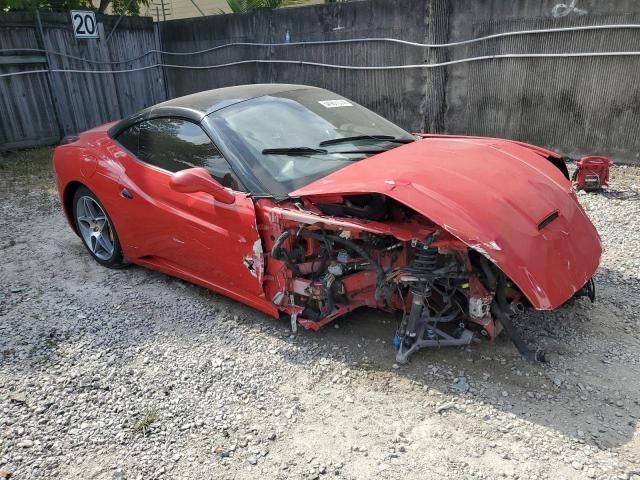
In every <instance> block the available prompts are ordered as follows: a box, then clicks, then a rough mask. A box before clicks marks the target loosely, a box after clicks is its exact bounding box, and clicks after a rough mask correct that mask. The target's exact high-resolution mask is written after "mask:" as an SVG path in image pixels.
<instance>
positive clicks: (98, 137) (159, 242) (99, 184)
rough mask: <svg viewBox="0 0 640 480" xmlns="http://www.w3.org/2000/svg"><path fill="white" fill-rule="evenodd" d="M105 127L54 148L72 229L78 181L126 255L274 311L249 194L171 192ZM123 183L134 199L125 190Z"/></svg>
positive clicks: (163, 177)
mask: <svg viewBox="0 0 640 480" xmlns="http://www.w3.org/2000/svg"><path fill="white" fill-rule="evenodd" d="M110 126H111V124H107V125H103V126H101V127H97V128H95V129H92V130H89V131H87V132H85V133H83V134H82V135H81V136H80V139H79V140H78V141H77V142H75V143H73V144H71V145H64V146H62V147H58V148H57V149H56V151H55V154H54V171H55V177H56V182H57V185H58V190H59V193H60V196H61V200H62V202H63V204H66V205H67V208H65V214H66V215H67V220H68V221H69V224H70V225H71V226H72V227H73V228H74V230H75V225H74V223H73V221H72V219H71V217H70V208H69V206H68V205H69V204H68V202H69V198H68V194H66V192H67V191H68V189H69V187H70V186H72V185H74V184H77V183H80V184H83V185H86V186H88V187H89V189H90V190H91V191H93V192H94V193H95V194H96V195H97V196H98V198H100V200H101V202H102V203H103V205H104V206H105V208H106V209H107V212H109V216H110V217H111V221H112V222H113V224H114V227H115V229H116V232H118V236H119V240H120V244H121V247H122V250H123V252H124V255H125V257H126V258H127V260H129V261H130V262H132V263H135V264H138V265H141V266H145V267H149V268H151V269H154V270H159V271H161V272H163V273H167V274H169V275H173V276H176V277H178V278H182V279H184V280H187V281H189V282H192V283H195V284H197V285H200V286H202V287H205V288H208V289H211V290H214V291H216V292H219V293H221V294H224V295H227V296H229V297H231V298H233V299H235V300H238V301H241V302H243V303H246V304H248V305H250V306H252V307H254V308H256V309H258V310H261V311H263V312H265V313H267V314H269V315H272V316H275V317H277V316H278V313H277V310H276V308H275V307H274V306H273V305H272V304H271V303H270V302H268V301H267V300H266V299H265V294H264V290H263V288H262V283H263V275H264V255H263V254H262V242H261V239H260V235H259V234H258V226H257V224H256V213H255V208H254V203H253V201H252V200H251V198H250V196H249V195H248V194H246V193H241V192H234V195H235V202H234V203H233V204H232V205H226V204H223V203H221V202H218V201H216V200H214V199H213V198H212V197H211V196H210V195H208V194H205V193H187V194H185V193H179V192H176V191H174V190H172V189H171V188H169V179H170V178H171V174H170V173H168V172H166V171H164V170H161V169H158V168H154V167H152V166H149V165H146V164H144V163H142V162H140V161H138V160H137V159H136V158H135V157H133V156H132V155H131V154H130V153H128V152H127V151H126V150H124V149H123V148H122V147H121V146H120V145H119V144H118V143H117V142H114V141H113V140H112V139H111V138H109V136H108V135H107V130H108V129H109V127H110ZM88 159H89V160H88ZM88 164H89V165H91V167H90V168H87V165H88ZM124 189H127V190H128V192H129V193H130V194H131V196H132V197H133V199H134V200H135V201H131V200H129V199H127V198H125V197H124V196H123V195H122V191H123V190H124Z"/></svg>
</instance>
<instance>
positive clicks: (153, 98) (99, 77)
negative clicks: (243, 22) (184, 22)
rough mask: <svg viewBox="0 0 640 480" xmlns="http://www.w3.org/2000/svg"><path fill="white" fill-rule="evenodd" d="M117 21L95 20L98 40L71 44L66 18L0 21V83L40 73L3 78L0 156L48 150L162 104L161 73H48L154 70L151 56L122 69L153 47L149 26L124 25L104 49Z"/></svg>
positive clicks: (29, 16)
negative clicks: (1, 153) (41, 148)
mask: <svg viewBox="0 0 640 480" xmlns="http://www.w3.org/2000/svg"><path fill="white" fill-rule="evenodd" d="M38 17H39V18H38ZM117 19H118V17H113V16H107V15H98V33H99V38H97V39H76V38H75V36H74V33H73V30H72V26H71V19H70V16H69V15H68V14H67V13H40V14H39V15H38V14H37V13H28V12H19V13H5V14H1V15H0V49H3V50H5V52H4V53H2V54H0V75H2V74H5V73H13V72H25V71H28V70H44V71H45V72H42V73H34V74H25V75H17V76H11V77H0V150H13V149H19V148H26V147H34V146H39V145H47V144H53V143H56V142H57V141H58V140H59V139H60V138H61V137H63V136H65V135H69V134H74V133H77V132H80V131H83V130H87V129H89V128H92V127H94V126H96V125H99V124H102V123H106V122H109V121H112V120H117V119H119V118H122V117H124V116H126V115H129V114H131V113H133V112H135V111H137V110H140V109H141V108H144V107H147V106H149V105H153V104H155V103H158V102H160V101H162V100H164V99H165V97H166V95H165V86H164V81H163V76H162V72H161V71H160V69H159V68H151V69H147V70H140V71H135V72H128V73H60V72H50V71H51V70H54V71H55V70H58V69H65V70H74V69H75V70H100V71H109V70H118V69H128V68H137V67H140V66H143V65H145V64H153V63H157V62H158V60H159V57H158V55H157V54H153V53H152V54H150V55H147V56H145V57H143V58H141V59H140V60H138V61H136V62H129V63H119V62H121V61H122V60H127V59H130V58H133V57H136V56H139V55H143V54H144V53H145V52H147V51H149V50H153V49H156V48H157V47H158V45H157V35H156V33H155V30H154V24H153V22H152V20H151V19H150V18H138V17H127V18H123V19H122V21H121V22H120V24H119V25H118V28H117V29H116V30H115V31H114V33H113V35H112V36H111V38H110V39H109V41H108V42H107V36H108V35H109V33H110V32H111V30H112V29H113V27H114V26H115V25H116V22H117ZM7 49H21V50H19V51H18V50H16V51H12V52H11V51H10V52H7V51H6V50H7ZM24 49H34V50H36V51H28V50H24ZM37 50H48V51H49V52H60V53H62V54H64V55H68V56H64V55H59V54H53V53H48V54H47V53H44V52H42V51H37ZM71 57H78V58H77V59H74V58H71ZM81 59H88V60H89V61H87V60H81Z"/></svg>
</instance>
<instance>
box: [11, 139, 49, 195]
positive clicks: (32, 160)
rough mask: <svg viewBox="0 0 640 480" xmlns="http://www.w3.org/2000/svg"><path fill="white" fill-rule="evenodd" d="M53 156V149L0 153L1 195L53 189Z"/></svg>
mask: <svg viewBox="0 0 640 480" xmlns="http://www.w3.org/2000/svg"><path fill="white" fill-rule="evenodd" d="M52 154H53V148H51V147H46V148H37V149H33V150H22V151H20V152H11V153H0V194H4V195H11V194H12V193H16V192H19V191H25V190H39V189H42V190H45V189H46V190H49V189H53V188H54V182H53V169H52V167H51V156H52ZM4 195H2V196H4Z"/></svg>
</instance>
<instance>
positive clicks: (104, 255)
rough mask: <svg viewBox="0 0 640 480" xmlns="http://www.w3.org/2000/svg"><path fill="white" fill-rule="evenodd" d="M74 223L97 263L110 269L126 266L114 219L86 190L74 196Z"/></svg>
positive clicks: (92, 194) (83, 188) (82, 188)
mask: <svg viewBox="0 0 640 480" xmlns="http://www.w3.org/2000/svg"><path fill="white" fill-rule="evenodd" d="M73 222H74V224H75V226H76V231H77V232H78V235H79V236H80V238H81V239H82V243H83V244H84V246H85V248H86V249H87V251H88V252H89V254H90V255H91V256H92V257H93V258H94V259H95V261H96V262H98V263H99V264H100V265H102V266H105V267H107V268H122V267H124V266H125V262H124V258H123V256H122V248H120V241H119V240H118V234H117V233H116V230H115V228H114V227H113V222H112V221H111V217H109V214H108V213H107V210H106V209H105V208H104V206H103V205H102V203H101V202H100V200H98V197H96V195H95V194H94V193H93V192H92V191H91V190H89V189H88V188H87V187H84V186H81V187H79V188H78V190H76V193H75V195H74V196H73Z"/></svg>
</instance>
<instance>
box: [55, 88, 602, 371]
mask: <svg viewBox="0 0 640 480" xmlns="http://www.w3.org/2000/svg"><path fill="white" fill-rule="evenodd" d="M53 163H54V168H55V172H56V182H57V186H58V190H59V192H60V198H61V200H62V204H63V206H64V210H65V213H66V215H67V217H68V219H69V223H70V224H71V226H72V228H73V229H74V231H75V232H76V233H77V234H78V235H79V236H80V238H81V239H82V241H83V242H84V245H85V246H86V248H87V250H88V251H89V253H90V254H91V255H92V256H93V257H94V258H95V259H96V261H97V262H98V263H100V264H102V265H104V266H107V267H111V268H117V267H120V266H122V265H124V264H126V263H128V262H130V263H134V264H138V265H142V266H145V267H149V268H152V269H154V270H159V271H161V272H165V273H167V274H169V275H173V276H176V277H179V278H182V279H184V280H187V281H189V282H193V283H195V284H198V285H201V286H203V287H205V288H209V289H211V290H214V291H216V292H219V293H222V294H224V295H227V296H229V297H231V298H233V299H236V300H238V301H240V302H244V303H246V304H248V305H250V306H252V307H254V308H256V309H258V310H260V311H262V312H265V313H266V314H268V315H271V316H273V317H279V316H284V315H286V316H287V318H288V319H290V320H291V325H292V328H294V329H295V328H296V327H297V325H301V326H303V327H304V328H308V329H313V330H317V329H319V328H321V327H322V326H323V325H326V324H327V323H329V322H331V321H333V320H335V319H336V318H338V317H340V316H343V315H345V314H347V313H348V312H350V311H352V310H354V309H356V308H359V307H364V306H366V307H370V308H376V309H379V310H384V311H387V312H390V313H395V314H397V316H398V318H399V319H400V318H401V320H399V326H398V329H397V331H396V332H395V341H394V346H395V348H396V358H397V361H398V362H402V363H404V362H406V361H407V360H408V358H409V356H410V355H411V354H412V353H414V352H415V351H416V350H418V349H420V348H423V347H428V346H445V345H466V344H468V343H470V342H472V341H473V340H474V339H476V338H486V339H488V340H493V339H494V338H495V337H496V336H497V335H498V334H499V333H500V332H501V330H505V332H506V334H507V335H508V336H509V337H510V338H511V339H512V340H513V342H514V344H515V346H516V347H517V348H518V350H519V351H520V352H521V353H522V354H523V355H524V356H525V357H526V358H527V359H529V360H531V361H535V360H544V354H543V352H541V351H539V350H536V349H535V348H530V347H528V346H527V345H526V344H525V342H524V341H523V339H522V338H521V337H520V335H519V334H518V332H517V331H516V329H514V327H513V324H512V322H511V318H512V316H513V315H516V314H518V313H519V312H522V311H523V310H524V309H526V308H534V309H538V310H552V309H555V308H558V307H559V306H561V305H562V304H564V303H565V302H567V301H568V300H570V299H571V298H573V297H576V296H588V297H590V298H591V299H592V300H593V298H594V296H595V290H594V284H593V280H592V277H593V275H594V272H595V271H596V269H597V267H598V263H599V261H600V255H601V245H600V239H599V237H598V233H597V232H596V230H595V228H594V226H593V225H592V224H591V222H590V221H589V219H588V218H587V215H586V214H585V212H584V211H583V209H582V208H581V207H580V204H579V203H578V200H577V198H576V195H575V193H574V192H573V190H572V187H571V182H570V181H569V178H568V177H569V175H568V172H567V168H566V166H565V163H564V161H563V159H562V158H561V157H560V156H559V155H557V154H555V153H553V152H550V151H547V150H544V149H542V148H538V147H534V146H531V145H527V144H523V143H519V142H514V141H508V140H499V139H493V138H480V137H464V136H446V135H411V134H409V133H407V132H406V131H404V130H403V129H401V128H400V127H398V126H396V125H394V124H392V123H391V122H389V121H387V120H385V119H384V118H382V117H380V116H378V115H376V114H374V113H373V112H371V111H369V110H367V109H366V108H364V107H362V106H360V105H358V104H356V103H355V102H353V101H351V100H348V99H346V98H343V97H341V96H339V95H337V94H335V93H332V92H329V91H327V90H323V89H320V88H314V87H308V86H302V85H277V84H270V85H245V86H237V87H229V88H222V89H217V90H210V91H206V92H201V93H197V94H194V95H188V96H185V97H181V98H176V99H174V100H170V101H168V102H164V103H161V104H159V105H156V106H154V107H150V108H147V109H145V110H143V111H141V112H139V113H137V114H135V115H132V116H131V117H129V118H126V119H124V120H122V121H120V122H116V123H111V124H108V125H103V126H101V127H97V128H94V129H93V130H89V131H87V132H84V133H82V134H80V135H79V136H77V137H68V138H66V139H65V140H64V141H63V145H61V146H59V147H58V148H56V150H55V153H54V159H53ZM391 334H392V332H390V335H391Z"/></svg>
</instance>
